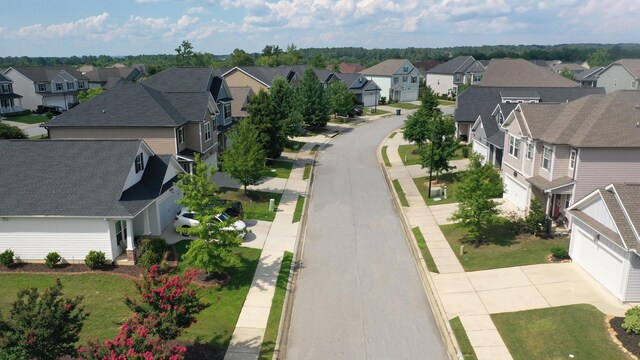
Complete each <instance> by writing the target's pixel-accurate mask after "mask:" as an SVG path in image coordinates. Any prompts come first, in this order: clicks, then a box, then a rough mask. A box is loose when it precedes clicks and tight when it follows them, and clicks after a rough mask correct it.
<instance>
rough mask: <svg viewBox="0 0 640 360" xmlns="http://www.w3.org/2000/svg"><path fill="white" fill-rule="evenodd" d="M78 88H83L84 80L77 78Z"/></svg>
mask: <svg viewBox="0 0 640 360" xmlns="http://www.w3.org/2000/svg"><path fill="white" fill-rule="evenodd" d="M78 89H84V81H82V80H78Z"/></svg>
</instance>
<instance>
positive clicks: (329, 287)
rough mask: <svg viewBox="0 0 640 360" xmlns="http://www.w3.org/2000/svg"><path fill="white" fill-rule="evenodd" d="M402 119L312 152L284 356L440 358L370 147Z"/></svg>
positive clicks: (430, 320)
mask: <svg viewBox="0 0 640 360" xmlns="http://www.w3.org/2000/svg"><path fill="white" fill-rule="evenodd" d="M403 120H404V116H393V117H389V118H385V119H381V120H378V121H376V122H373V123H370V124H367V125H363V126H361V127H358V128H355V129H353V130H352V131H351V132H348V133H345V134H341V135H339V136H338V137H336V138H335V139H334V140H333V141H332V142H331V144H330V146H329V147H327V148H326V149H325V151H324V152H323V153H322V154H320V156H319V159H318V164H317V165H318V166H317V167H316V170H315V171H316V173H315V186H314V189H313V197H312V200H311V203H310V204H309V215H308V216H309V217H308V225H307V236H306V240H305V245H304V253H303V256H302V268H301V270H300V273H299V277H298V287H297V290H296V294H295V297H294V303H293V313H292V318H291V328H290V333H289V340H288V344H287V357H286V358H287V359H288V360H299V359H320V360H324V359H348V360H357V359H447V355H446V351H445V347H444V344H443V340H442V338H441V335H440V332H439V330H438V327H437V325H436V322H435V320H434V317H433V314H432V311H431V308H430V305H429V301H428V299H427V297H426V295H425V292H424V289H423V286H422V284H421V282H420V278H419V275H418V272H417V269H416V266H415V263H414V260H413V257H412V254H411V250H410V249H409V245H408V244H407V241H406V240H405V236H404V233H403V231H402V227H401V224H400V220H399V218H398V215H397V214H396V212H395V210H394V208H393V205H392V203H391V198H390V195H389V190H388V188H387V185H386V184H385V180H384V176H383V174H382V170H381V169H380V166H379V165H378V162H377V158H376V150H377V146H378V145H379V144H380V142H381V141H382V139H383V138H384V137H385V136H386V135H388V134H389V132H390V131H392V130H393V129H395V128H396V127H398V126H400V124H401V123H402V121H403Z"/></svg>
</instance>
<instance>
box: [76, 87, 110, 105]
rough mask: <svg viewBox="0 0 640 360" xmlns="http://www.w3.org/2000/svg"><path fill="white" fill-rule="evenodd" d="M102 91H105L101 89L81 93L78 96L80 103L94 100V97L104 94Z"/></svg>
mask: <svg viewBox="0 0 640 360" xmlns="http://www.w3.org/2000/svg"><path fill="white" fill-rule="evenodd" d="M102 91H104V90H103V89H102V88H101V87H97V88H93V89H87V90H84V91H80V93H79V94H78V101H79V102H80V103H83V102H85V101H87V100H89V99H93V98H94V97H96V96H98V95H100V94H102Z"/></svg>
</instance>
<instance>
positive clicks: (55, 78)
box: [4, 66, 89, 110]
mask: <svg viewBox="0 0 640 360" xmlns="http://www.w3.org/2000/svg"><path fill="white" fill-rule="evenodd" d="M4 76H5V77H7V78H9V79H10V80H12V81H13V89H14V91H16V92H17V93H18V94H20V95H22V107H23V108H24V109H28V110H37V108H38V106H39V105H41V106H58V107H61V108H63V109H65V110H68V109H69V108H71V107H72V106H74V105H75V104H77V103H78V93H79V92H80V91H82V90H86V89H88V88H89V82H88V81H89V79H88V78H87V77H86V76H84V75H82V74H81V73H79V72H78V71H76V69H74V68H72V67H71V66H46V67H41V66H31V67H10V68H8V69H7V70H5V72H4Z"/></svg>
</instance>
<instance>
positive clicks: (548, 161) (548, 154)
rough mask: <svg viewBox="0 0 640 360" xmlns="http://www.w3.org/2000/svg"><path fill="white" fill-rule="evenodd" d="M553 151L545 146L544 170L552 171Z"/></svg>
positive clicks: (543, 154)
mask: <svg viewBox="0 0 640 360" xmlns="http://www.w3.org/2000/svg"><path fill="white" fill-rule="evenodd" d="M552 152H553V151H552V150H551V148H550V147H548V146H545V147H544V149H543V150H542V168H543V169H545V170H551V153H552Z"/></svg>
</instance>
